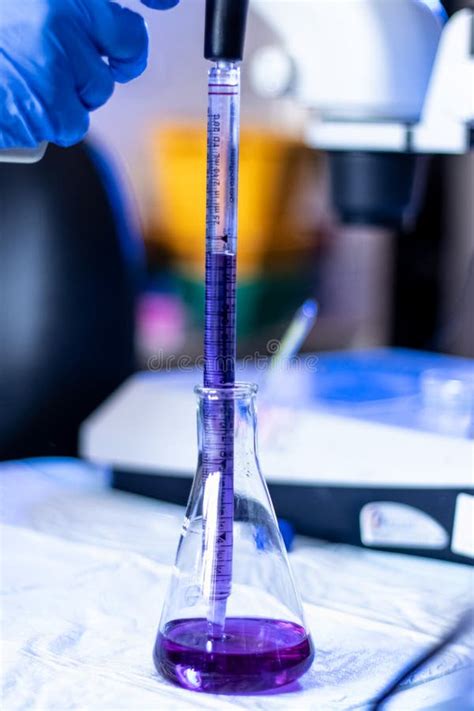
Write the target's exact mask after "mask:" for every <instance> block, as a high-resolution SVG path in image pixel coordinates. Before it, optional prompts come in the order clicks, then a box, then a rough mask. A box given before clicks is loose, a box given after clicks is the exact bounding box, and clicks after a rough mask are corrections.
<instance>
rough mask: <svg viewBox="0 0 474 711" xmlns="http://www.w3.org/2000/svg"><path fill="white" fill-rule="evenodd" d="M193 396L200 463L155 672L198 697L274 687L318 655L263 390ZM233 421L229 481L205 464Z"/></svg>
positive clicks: (242, 386)
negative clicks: (260, 397)
mask: <svg viewBox="0 0 474 711" xmlns="http://www.w3.org/2000/svg"><path fill="white" fill-rule="evenodd" d="M196 393H197V396H198V445H199V456H198V467H197V472H196V476H195V479H194V482H193V486H192V489H191V493H190V497H189V502H188V506H187V509H186V514H185V519H184V523H183V529H182V533H181V538H180V542H179V545H178V551H177V555H176V563H175V567H174V571H173V576H172V580H171V583H170V587H169V590H168V595H167V598H166V601H165V605H164V607H163V611H162V616H161V622H160V627H159V631H158V636H157V639H156V644H155V649H154V661H155V666H156V668H157V670H158V671H159V672H160V673H161V674H163V675H164V676H165V677H167V678H168V679H170V680H171V681H173V682H174V683H177V684H179V685H181V686H183V687H185V688H188V689H193V690H196V691H207V692H215V693H250V692H254V691H261V690H265V689H271V688H275V687H277V686H282V685H284V684H288V683H290V682H292V681H294V680H295V679H297V678H298V677H300V676H301V675H302V674H303V673H304V672H305V671H306V670H307V669H308V668H309V667H310V665H311V662H312V659H313V656H314V650H313V644H312V641H311V638H310V635H309V634H308V633H307V631H306V628H305V624H304V618H303V611H302V606H301V602H300V598H299V595H298V593H297V590H296V587H295V584H294V580H293V576H292V573H291V569H290V565H289V561H288V557H287V553H286V550H285V546H284V543H283V540H282V537H281V534H280V531H279V528H278V524H277V520H276V516H275V513H274V510H273V505H272V503H271V499H270V496H269V493H268V489H267V486H266V484H265V481H264V479H263V477H262V474H261V471H260V467H259V463H258V456H257V446H256V414H255V395H256V387H255V386H252V385H247V384H238V385H236V386H235V387H232V388H231V387H227V388H221V389H211V388H197V389H196ZM229 417H232V418H233V425H234V439H233V467H232V482H231V483H230V484H229V482H227V483H226V481H225V476H226V473H225V471H219V469H218V468H217V469H216V471H212V470H210V469H209V467H208V466H206V467H204V468H203V466H202V462H203V458H204V457H206V456H209V449H210V448H212V447H215V446H216V445H218V437H217V438H216V432H218V431H219V423H220V422H221V421H222V419H223V418H227V423H228V421H229V420H228V418H229ZM216 461H217V459H216ZM204 471H205V472H206V474H205V475H204ZM229 510H230V515H229ZM229 519H230V520H229ZM229 581H230V582H229ZM216 609H218V610H220V613H219V615H218V616H217V618H216V614H215V611H216ZM216 619H218V620H220V621H219V624H216Z"/></svg>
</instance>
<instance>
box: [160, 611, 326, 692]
mask: <svg viewBox="0 0 474 711" xmlns="http://www.w3.org/2000/svg"><path fill="white" fill-rule="evenodd" d="M154 659H155V664H156V667H157V669H159V670H160V671H161V673H162V674H163V675H164V676H166V677H168V678H169V679H171V680H172V681H174V682H175V683H177V684H179V685H180V686H184V687H185V688H187V689H191V690H193V691H207V692H214V693H251V692H256V691H264V690H266V689H273V688H276V687H279V686H283V685H285V684H289V683H291V682H293V681H295V680H296V679H298V678H299V677H300V676H301V675H302V674H304V672H305V671H307V670H308V669H309V667H310V666H311V662H312V660H313V649H312V643H311V638H310V637H309V636H308V635H307V634H306V631H305V629H304V627H301V626H300V625H297V624H295V623H292V622H284V621H281V620H267V619H265V618H239V617H228V618H226V621H225V626H224V634H223V636H222V637H218V638H217V639H213V638H212V637H209V633H208V622H207V620H206V619H193V620H176V621H174V622H171V623H170V624H169V625H168V626H167V627H166V628H165V630H164V634H163V635H161V634H160V635H159V636H158V639H157V642H156V647H155V653H154Z"/></svg>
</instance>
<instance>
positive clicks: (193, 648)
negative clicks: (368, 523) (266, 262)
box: [153, 62, 314, 693]
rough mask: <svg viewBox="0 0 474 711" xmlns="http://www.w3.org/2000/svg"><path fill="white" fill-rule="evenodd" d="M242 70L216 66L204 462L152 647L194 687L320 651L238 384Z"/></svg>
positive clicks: (273, 679)
mask: <svg viewBox="0 0 474 711" xmlns="http://www.w3.org/2000/svg"><path fill="white" fill-rule="evenodd" d="M239 85H240V70H239V68H238V66H236V65H235V64H234V63H231V62H224V63H223V62H219V63H218V64H216V65H215V66H214V67H213V68H212V69H211V70H210V73H209V115H208V177H207V195H208V202H207V235H206V299H205V336H204V387H202V388H196V394H197V396H198V447H199V454H198V466H197V472H196V476H195V479H194V482H193V486H192V489H191V494H190V497H189V501H188V506H187V509H186V514H185V519H184V524H183V529H182V534H181V538H180V542H179V546H178V551H177V556H176V562H175V567H174V571H173V576H172V580H171V584H170V588H169V591H168V595H167V598H166V601H165V605H164V607H163V612H162V616H161V622H160V628H159V632H158V636H157V639H156V643H155V648H154V655H153V656H154V662H155V666H156V668H157V670H158V671H159V672H160V673H161V674H162V675H164V676H165V677H166V678H168V679H169V680H171V681H172V682H174V683H176V684H179V685H180V686H183V687H184V688H187V689H191V690H195V691H207V692H214V693H239V692H240V693H251V692H255V691H262V690H265V689H273V688H276V687H279V686H283V685H285V684H288V683H290V682H293V681H295V679H297V678H298V677H300V676H301V675H302V674H303V673H304V672H305V671H306V670H307V669H308V668H309V666H310V665H311V662H312V660H313V656H314V651H313V645H312V642H311V638H310V636H309V635H308V633H307V631H306V629H305V625H304V618H303V612H302V607H301V602H300V599H299V596H298V593H297V591H296V588H295V585H294V582H293V578H292V575H291V570H290V567H289V562H288V559H287V554H286V550H285V546H284V543H283V540H282V538H281V534H280V531H279V529H278V525H277V521H276V517H275V513H274V510H273V506H272V503H271V500H270V496H269V494H268V489H267V486H266V484H265V481H264V479H263V477H262V474H261V471H260V468H259V463H258V457H257V452H256V415H255V395H256V387H255V386H252V385H249V384H244V383H241V384H239V383H237V384H236V383H235V350H236V349H235V344H236V336H235V317H236V316H235V301H236V244H237V179H238V135H239V101H238V98H239Z"/></svg>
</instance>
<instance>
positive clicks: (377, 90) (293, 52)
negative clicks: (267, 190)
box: [251, 0, 474, 227]
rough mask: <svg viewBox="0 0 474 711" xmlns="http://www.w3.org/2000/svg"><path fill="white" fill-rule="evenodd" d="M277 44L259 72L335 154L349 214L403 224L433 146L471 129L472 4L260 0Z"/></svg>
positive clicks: (333, 177)
mask: <svg viewBox="0 0 474 711" xmlns="http://www.w3.org/2000/svg"><path fill="white" fill-rule="evenodd" d="M253 9H254V10H255V11H256V12H257V13H258V14H259V15H260V16H261V18H262V19H263V20H264V21H265V22H266V23H267V24H268V25H269V26H270V27H271V28H272V29H273V30H274V31H275V32H276V34H277V36H278V37H279V39H280V43H279V46H271V47H263V48H261V49H260V50H258V52H257V53H256V55H255V56H254V59H253V66H252V70H251V71H252V82H253V86H254V88H255V90H256V91H257V93H259V94H261V95H262V96H267V97H277V96H282V95H285V94H286V95H290V96H291V97H292V98H293V99H294V100H295V102H296V103H297V104H299V105H300V106H302V107H304V109H305V111H306V113H307V117H306V128H305V140H306V142H307V144H308V145H309V146H311V147H313V148H315V149H319V150H323V151H326V152H327V153H328V156H329V168H330V170H329V174H330V184H331V194H332V201H333V205H334V207H335V209H336V212H337V213H338V214H339V216H340V217H341V219H342V221H343V222H346V223H349V224H368V225H374V224H375V225H382V226H388V227H398V226H399V225H400V224H401V223H403V221H404V220H406V219H407V218H409V217H410V215H412V214H413V212H414V211H416V209H417V204H418V203H419V199H420V194H421V192H422V191H421V188H422V185H421V183H422V179H421V178H422V173H423V171H422V163H423V156H425V155H426V154H463V153H466V152H467V151H469V150H470V148H471V147H472V142H473V140H474V134H473V130H472V129H473V121H474V11H473V10H470V9H463V10H460V11H458V12H457V13H455V14H454V15H453V16H452V17H451V18H450V19H449V20H447V16H446V13H445V11H444V9H443V6H442V5H441V3H440V2H438V0H292V2H282V1H281V0H253Z"/></svg>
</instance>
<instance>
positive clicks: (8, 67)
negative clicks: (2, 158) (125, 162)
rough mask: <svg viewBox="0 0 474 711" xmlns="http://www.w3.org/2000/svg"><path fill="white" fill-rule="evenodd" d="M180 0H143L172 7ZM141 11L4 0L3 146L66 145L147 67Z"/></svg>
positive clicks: (98, 2) (93, 2)
mask: <svg viewBox="0 0 474 711" xmlns="http://www.w3.org/2000/svg"><path fill="white" fill-rule="evenodd" d="M177 2H178V0H146V2H145V4H147V5H149V6H150V7H154V8H157V9H164V10H165V9H168V8H170V7H173V6H174V5H176V4H177ZM147 56H148V34H147V30H146V25H145V21H144V20H143V18H142V17H140V15H138V14H137V13H135V12H132V11H131V10H127V9H125V8H123V7H121V6H120V5H118V4H117V3H114V2H110V1H109V0H0V150H1V149H8V148H19V147H21V148H29V147H33V146H36V145H38V144H39V143H41V142H43V141H50V142H52V143H57V144H58V145H60V146H69V145H72V144H74V143H77V142H78V141H80V140H81V138H83V137H84V135H85V134H86V133H87V130H88V127H89V113H90V112H91V111H93V110H94V109H97V108H98V107H99V106H102V104H105V102H106V101H107V100H108V99H109V98H110V96H111V95H112V92H113V89H114V84H115V82H121V83H125V82H128V81H130V80H131V79H134V78H135V77H138V76H139V75H140V74H141V73H142V72H143V70H144V69H145V67H146V63H147Z"/></svg>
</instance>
